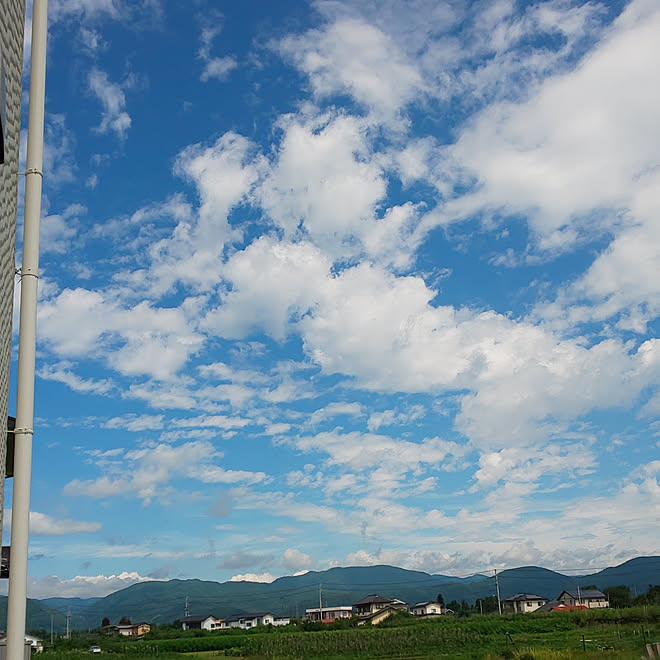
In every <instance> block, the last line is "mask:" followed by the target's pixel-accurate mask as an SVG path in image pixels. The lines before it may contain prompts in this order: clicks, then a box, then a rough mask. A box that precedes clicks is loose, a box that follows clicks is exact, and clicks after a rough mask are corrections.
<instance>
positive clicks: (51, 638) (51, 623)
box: [50, 614, 55, 649]
mask: <svg viewBox="0 0 660 660" xmlns="http://www.w3.org/2000/svg"><path fill="white" fill-rule="evenodd" d="M53 646H55V644H54V642H53V615H52V614H51V615H50V648H51V649H52V648H53Z"/></svg>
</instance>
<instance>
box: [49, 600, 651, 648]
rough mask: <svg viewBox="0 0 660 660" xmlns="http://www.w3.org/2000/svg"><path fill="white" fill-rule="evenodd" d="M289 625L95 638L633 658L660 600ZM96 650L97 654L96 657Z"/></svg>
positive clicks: (158, 644) (111, 644) (152, 643)
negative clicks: (620, 606)
mask: <svg viewBox="0 0 660 660" xmlns="http://www.w3.org/2000/svg"><path fill="white" fill-rule="evenodd" d="M315 627H316V628H317V629H310V626H305V625H295V624H294V625H291V626H286V627H283V628H261V629H254V630H251V631H238V630H231V631H216V632H209V633H206V631H190V632H189V633H183V632H180V633H177V631H173V630H169V631H167V634H165V631H155V633H154V634H152V635H149V636H148V637H147V638H145V639H143V640H139V641H130V642H129V641H126V640H120V639H118V638H107V639H101V640H100V644H101V646H102V648H103V654H102V656H105V657H108V656H112V658H113V660H134V659H138V658H140V659H144V658H159V659H160V660H174V659H178V660H182V659H183V658H194V657H197V658H251V659H253V660H257V659H261V658H273V659H277V658H280V659H284V658H300V659H301V660H303V659H305V660H307V659H309V660H313V659H319V660H320V659H325V660H334V659H339V658H401V659H406V658H407V659H413V658H414V659H422V658H448V659H456V660H468V659H470V660H472V659H474V660H498V659H500V658H509V659H511V660H568V659H571V658H582V659H583V660H590V659H592V658H593V659H594V660H595V659H596V658H606V659H607V658H611V659H612V660H614V659H616V660H639V658H640V657H642V655H643V653H644V647H645V644H646V643H650V642H658V641H660V607H647V608H646V609H642V608H631V609H629V610H607V611H601V612H594V611H592V612H585V611H581V612H571V613H553V614H543V615H534V614H520V615H508V616H498V615H484V616H480V615H474V616H469V617H440V618H437V619H426V620H422V621H420V620H419V619H416V618H415V617H412V616H409V615H397V616H396V617H392V618H391V619H389V620H388V621H387V622H386V624H385V625H381V626H379V627H371V628H367V627H365V628H356V627H346V626H343V628H339V627H338V628H336V629H333V627H332V626H329V627H323V626H321V625H320V624H317V625H316V626H315ZM41 657H42V658H43V660H56V659H57V660H80V659H82V658H86V659H88V658H90V657H92V654H91V653H89V652H88V651H87V650H86V649H81V648H78V649H75V648H69V649H62V648H60V649H58V648H57V644H56V647H55V649H52V650H46V651H44V653H43V654H42V655H41ZM96 657H98V656H96Z"/></svg>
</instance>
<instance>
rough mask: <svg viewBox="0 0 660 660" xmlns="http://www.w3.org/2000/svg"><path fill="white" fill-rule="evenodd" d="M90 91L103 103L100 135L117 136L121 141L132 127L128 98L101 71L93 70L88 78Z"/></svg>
mask: <svg viewBox="0 0 660 660" xmlns="http://www.w3.org/2000/svg"><path fill="white" fill-rule="evenodd" d="M88 84H89V89H90V91H91V92H92V94H94V96H96V98H97V99H98V100H99V101H100V102H101V105H102V106H103V114H102V115H101V123H100V124H99V125H98V127H97V130H98V132H99V133H110V132H111V131H112V132H114V133H116V134H117V137H119V138H120V139H121V140H123V139H125V138H126V133H127V131H128V129H129V128H130V127H131V117H130V115H129V114H128V113H127V112H126V96H125V95H124V91H123V89H122V87H121V85H119V84H118V83H113V82H110V80H109V78H108V74H107V73H105V71H101V70H100V69H96V68H94V69H92V70H91V71H90V72H89V76H88Z"/></svg>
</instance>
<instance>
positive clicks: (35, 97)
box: [7, 0, 48, 660]
mask: <svg viewBox="0 0 660 660" xmlns="http://www.w3.org/2000/svg"><path fill="white" fill-rule="evenodd" d="M47 32H48V0H34V3H33V7H32V48H31V57H30V100H29V104H30V105H29V113H28V138H27V162H26V171H25V215H24V221H23V262H22V265H21V312H20V326H19V335H18V381H17V389H16V428H15V429H14V443H15V449H14V488H13V493H12V518H11V554H10V561H9V594H8V600H7V660H23V658H24V654H25V611H26V604H27V558H28V539H29V525H30V481H31V473H32V434H33V429H32V425H33V423H34V367H35V353H36V338H37V332H36V328H37V284H38V280H39V220H40V216H41V183H42V166H43V144H44V106H45V98H46V36H47Z"/></svg>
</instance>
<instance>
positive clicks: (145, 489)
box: [62, 440, 266, 504]
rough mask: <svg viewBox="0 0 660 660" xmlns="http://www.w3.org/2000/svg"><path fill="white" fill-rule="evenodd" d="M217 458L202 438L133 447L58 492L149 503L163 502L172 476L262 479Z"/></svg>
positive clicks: (230, 481) (169, 491)
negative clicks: (92, 476) (222, 464)
mask: <svg viewBox="0 0 660 660" xmlns="http://www.w3.org/2000/svg"><path fill="white" fill-rule="evenodd" d="M220 458H222V453H220V452H218V451H217V450H216V449H215V448H214V447H213V445H212V444H211V443H210V442H208V441H204V440H199V441H190V442H186V443H184V444H182V445H179V446H172V445H169V444H158V445H155V446H153V447H147V448H142V449H133V450H131V451H127V452H125V453H124V454H123V456H122V457H121V461H120V462H118V463H115V464H114V465H113V466H108V469H109V474H107V475H103V476H101V477H99V478H98V479H89V480H81V479H73V480H72V481H70V482H69V483H67V484H66V485H65V486H64V489H63V491H62V492H63V493H64V494H65V495H77V496H88V497H96V498H103V497H114V496H124V497H127V496H136V497H138V498H139V499H141V500H142V501H143V502H144V503H145V504H149V503H150V502H151V500H152V499H153V498H159V499H161V500H164V501H167V500H168V498H169V497H170V496H171V495H172V492H173V491H172V489H171V488H170V487H169V484H170V482H172V481H174V480H176V479H181V478H183V479H193V480H195V481H198V482H202V483H226V484H233V483H240V482H243V483H257V482H260V481H263V480H264V479H265V478H266V475H265V474H264V473H263V472H248V471H244V470H228V469H225V468H222V467H220V466H218V465H216V464H214V462H213V461H214V460H217V459H220Z"/></svg>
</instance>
